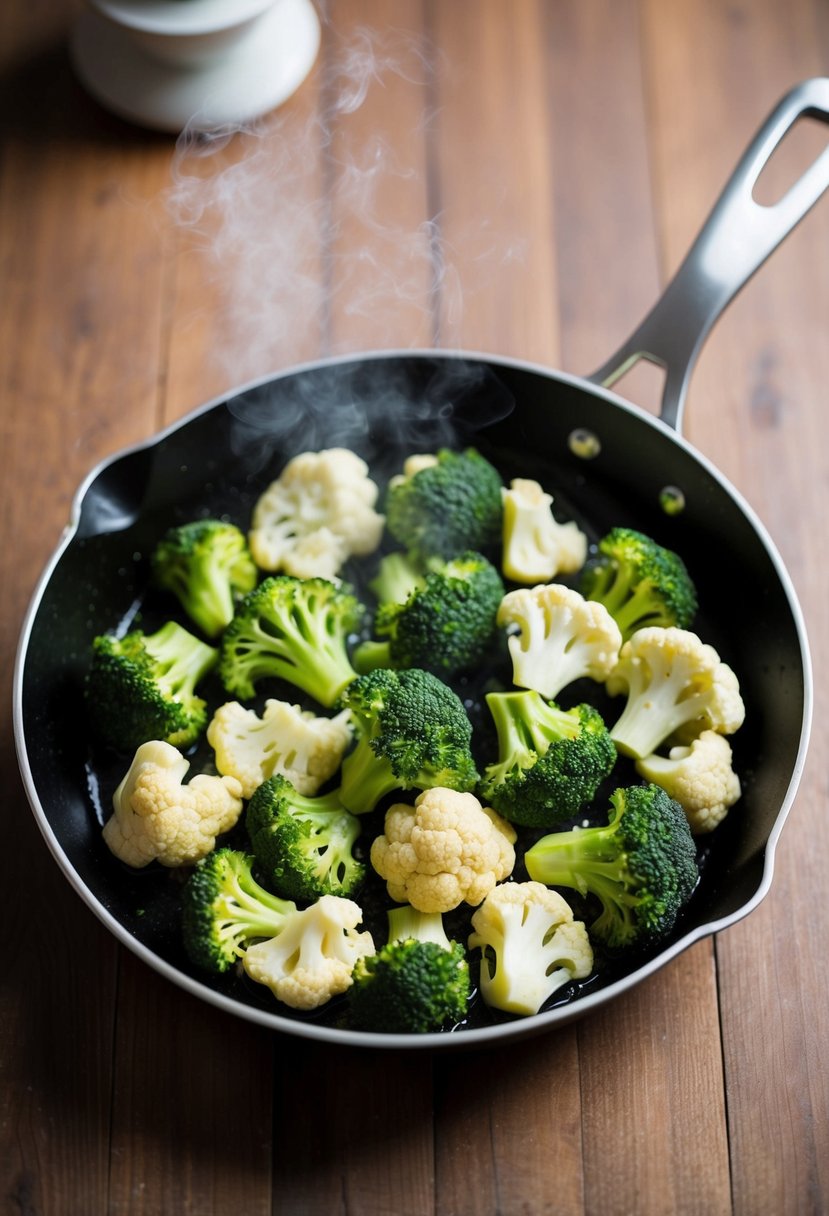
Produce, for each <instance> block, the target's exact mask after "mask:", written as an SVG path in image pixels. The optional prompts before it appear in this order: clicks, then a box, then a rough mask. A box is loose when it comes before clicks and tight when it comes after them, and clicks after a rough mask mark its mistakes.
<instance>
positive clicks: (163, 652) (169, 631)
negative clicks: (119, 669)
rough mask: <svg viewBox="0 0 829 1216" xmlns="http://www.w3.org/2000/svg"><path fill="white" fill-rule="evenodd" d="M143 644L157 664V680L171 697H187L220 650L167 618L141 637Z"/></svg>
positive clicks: (214, 661)
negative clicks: (158, 627) (150, 632)
mask: <svg viewBox="0 0 829 1216" xmlns="http://www.w3.org/2000/svg"><path fill="white" fill-rule="evenodd" d="M144 648H145V650H146V651H147V654H148V655H149V656H150V658H151V659H152V660H153V661H154V662H155V663H156V664H157V665H158V671H157V673H156V681H157V683H158V685H159V687H160V688H161V689H162V690H163V691H164V692H165V693H166V694H167V695H168V696H171V697H175V698H178V699H182V698H184V699H186V698H189V697H191V696H192V695H193V691H194V689H195V687H196V685H197V684H198V682H199V681H200V680H201V679H203V677H204V676H205V675H207V673H208V671H210V670H211V668H212V667H213V666H214V665H215V664H216V662H217V660H218V657H219V652H218V650H216V649H215V648H214V647H213V646H208V645H207V643H206V642H202V641H201V640H200V639H199V638H197V637H194V636H193V634H192V633H188V631H187V630H186V629H184V628H183V627H182V626H181V625H179V624H178V623H177V622H176V621H167V622H166V624H164V625H162V626H161V628H160V629H158V630H156V632H155V633H152V634H149V635H148V636H146V637H145V638H144Z"/></svg>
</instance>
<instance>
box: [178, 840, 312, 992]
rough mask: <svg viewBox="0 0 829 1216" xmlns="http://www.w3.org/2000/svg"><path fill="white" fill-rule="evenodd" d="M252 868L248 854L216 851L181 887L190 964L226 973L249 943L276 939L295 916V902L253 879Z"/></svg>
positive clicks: (224, 849)
mask: <svg viewBox="0 0 829 1216" xmlns="http://www.w3.org/2000/svg"><path fill="white" fill-rule="evenodd" d="M253 864H254V858H253V857H252V856H251V855H250V854H248V853H242V852H240V851H238V850H236V849H227V848H222V849H216V850H214V852H212V853H210V854H209V855H208V856H207V857H205V859H204V861H202V862H199V864H198V865H197V866H196V868H195V869H194V870H193V872H192V874H191V875H190V877H189V878H188V879H187V882H186V883H185V884H184V888H183V891H182V931H183V941H184V947H185V950H186V951H187V955H188V957H189V958H190V961H191V962H193V963H195V964H196V966H197V967H201V968H202V969H203V970H205V971H211V972H216V973H221V972H223V971H227V970H228V969H229V968H230V967H232V966H233V964H234V963H235V962H236V960H237V959H239V958H241V957H242V955H243V954H244V953H245V949H246V948H247V944H248V942H250V941H253V940H255V939H262V938H265V939H269V938H272V937H276V936H277V935H278V934H279V933H281V932H282V929H283V928H284V927H285V925H286V923H287V922H288V921H289V919H290V918H291V916H292V914H293V913H295V912H296V904H294V903H291V902H289V901H288V900H284V899H279V898H278V896H276V895H272V894H271V892H270V891H267V890H266V889H265V888H264V887H263V886H261V885H260V884H259V883H258V882H257V881H256V879H255V878H254V877H253Z"/></svg>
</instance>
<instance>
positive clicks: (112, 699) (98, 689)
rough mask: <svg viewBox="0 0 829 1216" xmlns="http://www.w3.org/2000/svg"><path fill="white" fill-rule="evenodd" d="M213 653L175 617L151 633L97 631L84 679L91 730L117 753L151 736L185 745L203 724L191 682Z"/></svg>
mask: <svg viewBox="0 0 829 1216" xmlns="http://www.w3.org/2000/svg"><path fill="white" fill-rule="evenodd" d="M218 657H219V652H218V650H215V649H214V648H213V647H212V646H208V645H207V643H206V642H202V641H201V640H200V639H199V638H197V637H194V635H193V634H192V633H189V632H188V631H187V630H186V629H184V628H183V627H182V626H181V625H179V624H178V623H177V622H175V621H167V622H166V623H165V624H164V625H162V626H161V628H160V629H158V630H156V631H155V632H154V633H145V632H144V631H143V630H142V629H133V630H131V631H130V632H129V633H127V634H125V635H124V636H123V637H121V638H119V637H117V636H116V635H115V634H110V633H106V634H100V635H99V636H98V637H96V638H94V639H93V642H92V661H91V664H90V667H89V670H88V672H87V675H86V683H85V696H86V704H87V707H88V710H89V717H90V723H91V726H92V729H93V731H94V732H95V734H96V735H97V736H98V738H100V739H101V740H102V741H103V742H105V743H106V744H108V745H109V746H110V747H113V748H115V750H116V751H121V752H135V751H136V749H137V748H139V747H140V746H141V744H142V743H146V742H148V741H149V740H151V739H157V740H160V741H161V742H164V743H170V744H172V746H173V747H178V748H185V747H189V746H190V744H192V743H195V741H196V740H197V739H198V737H199V736H200V735H201V733H202V731H203V730H204V729H205V727H206V725H207V704H206V702H205V701H204V700H203V698H201V697H199V696H197V695H196V691H195V689H196V685H197V684H198V683H199V682H200V681H201V680H202V679H203V678H204V676H206V675H207V673H208V672H209V671H210V670H211V669H212V668H213V667H214V666H215V664H216V661H217V659H218Z"/></svg>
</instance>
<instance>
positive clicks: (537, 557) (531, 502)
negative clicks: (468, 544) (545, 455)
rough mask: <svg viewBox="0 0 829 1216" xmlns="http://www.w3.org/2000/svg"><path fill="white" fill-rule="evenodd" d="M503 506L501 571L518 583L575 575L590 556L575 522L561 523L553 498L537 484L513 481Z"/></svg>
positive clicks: (520, 480) (505, 489) (544, 581)
mask: <svg viewBox="0 0 829 1216" xmlns="http://www.w3.org/2000/svg"><path fill="white" fill-rule="evenodd" d="M501 498H502V500H503V505H504V518H503V548H502V557H501V569H502V570H503V573H504V575H505V577H506V578H509V579H512V581H513V582H515V583H530V584H534V583H548V582H550V581H551V580H552V579H554V578H555V577H556V576H557V575H559V574H574V573H575V572H576V571H577V570H580V569H581V567H582V566H583V565H584V562H585V559H586V557H587V537H586V536H585V534H584V532H582V531H581V529H580V528H579V526H578V524H577V523H575V521H573V520H570V521H569V522H568V523H564V524H561V523H559V522H558V520H557V519H556V518H555V516H554V515H553V512H552V506H553V499H552V495H550V494H547V493H546V492H545V491H544V489H543V488H542V487H541V485H540V484H539V483H538V482H537V481H532V480H530V479H529V478H525V477H516V478H514V479H513V480H512V481H511V482H510V485H509V489H507V488H506V487H504V489H502V491H501Z"/></svg>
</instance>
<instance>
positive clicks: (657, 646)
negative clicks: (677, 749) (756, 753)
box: [606, 625, 745, 760]
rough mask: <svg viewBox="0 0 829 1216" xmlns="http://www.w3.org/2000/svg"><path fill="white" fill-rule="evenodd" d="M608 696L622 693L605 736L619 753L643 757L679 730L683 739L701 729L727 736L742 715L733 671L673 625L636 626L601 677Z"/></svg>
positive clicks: (691, 635)
mask: <svg viewBox="0 0 829 1216" xmlns="http://www.w3.org/2000/svg"><path fill="white" fill-rule="evenodd" d="M606 687H607V691H608V692H609V693H610V695H611V696H617V695H619V694H626V696H627V702H626V704H625V708H624V709H623V710H622V713H621V715H620V717H619V719H618V720H617V722H616V724H615V725H614V726H613V727H612V728H611V731H610V735H611V738H612V739H613V742H614V743H615V744H616V747H617V748H618V749H619V751H620V752H623V753H624V754H625V755H626V756H632V757H634V758H635V759H640V760H641V759H644V757H645V756H650V755H651V754H652V753H653V752H656V751H658V749H659V747H660V746H661V745H662V744H663V743H665V742H667V741H668V740H669V739H671V736H673V735H675V734H676V733H677V732H681V734H682V738H681V739H674V740H672V741H673V742H676V743H680V742H681V743H688V742H690V741H691V740H692V739H694V738H696V737H697V736H698V735H700V734H702V732H703V731H704V730H713V731H716V732H717V734H720V735H731V734H733V733H734V731H736V730H738V729H739V727H740V726H741V725H742V723H743V719H744V717H745V706H744V704H743V699H742V697H741V695H740V685H739V682H738V680H737V677H736V675H735V674H734V672H733V671H732V669H731V668H730V667H729V666H728V664H727V663H724V662H723V661H722V660H721V659H720V656H719V654H718V653H717V651H716V650H715V649H714V647H713V646H709V645H708V644H707V643H705V642H703V641H702V639H701V638H700V637H699V636H698V635H697V634H696V633H692V632H691V631H690V630H687V629H677V628H676V627H675V626H668V627H666V628H663V627H660V626H658V625H652V626H649V627H648V628H646V629H638V630H637V631H636V633H634V634H633V636H632V637H631V638H630V639H629V640H628V641H627V642H625V644H624V646H623V647H622V649H621V652H620V654H619V662H618V664H617V665H616V668H615V670H614V672H613V674H612V675H611V677H610V678H609V679H608V680H607V684H606Z"/></svg>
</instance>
